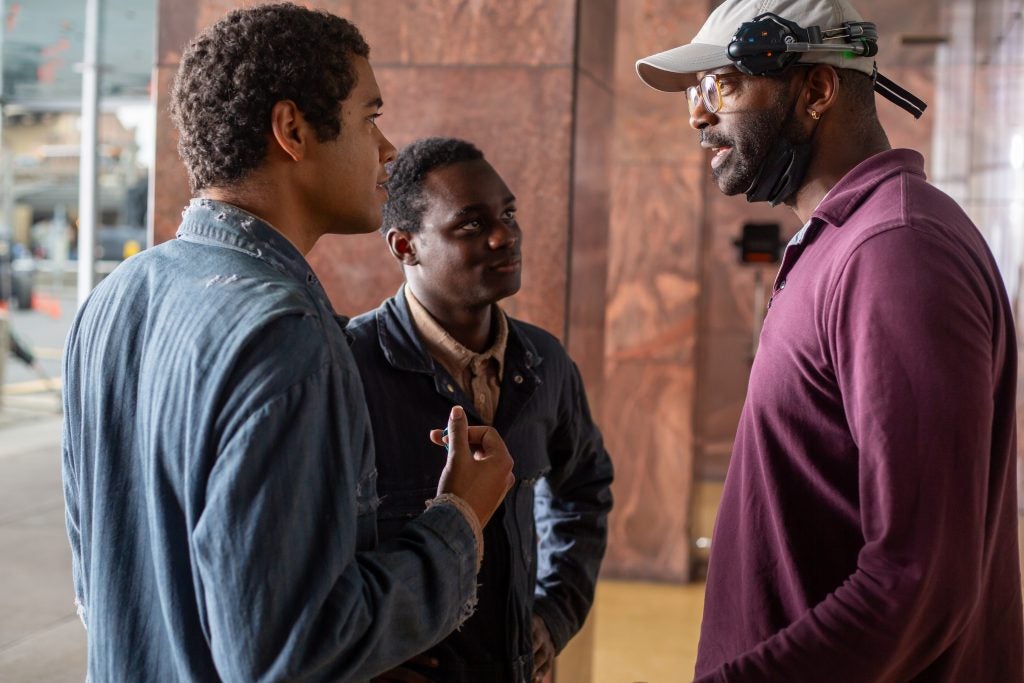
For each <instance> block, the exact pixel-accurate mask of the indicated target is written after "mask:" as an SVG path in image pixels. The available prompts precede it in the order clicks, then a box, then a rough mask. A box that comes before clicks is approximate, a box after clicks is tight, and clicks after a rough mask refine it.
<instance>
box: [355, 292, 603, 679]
mask: <svg viewBox="0 0 1024 683" xmlns="http://www.w3.org/2000/svg"><path fill="white" fill-rule="evenodd" d="M508 325H509V336H508V345H507V348H506V351H505V363H504V374H503V379H502V383H501V395H500V398H499V401H498V408H497V411H496V413H495V416H494V420H493V426H494V427H495V429H497V430H498V432H499V433H500V434H501V436H502V438H503V439H504V440H505V443H506V445H507V446H508V449H509V452H510V453H511V454H512V457H513V459H514V460H515V466H514V470H513V471H514V473H515V476H516V483H515V486H514V487H513V488H512V490H511V491H509V493H508V495H507V496H506V498H505V502H504V503H503V504H502V505H501V507H500V508H499V509H498V511H497V512H496V513H495V514H494V516H493V517H492V518H491V521H490V522H489V523H488V525H487V527H486V528H485V529H484V548H485V553H484V561H483V566H482V568H481V573H480V578H479V583H480V589H479V596H478V597H479V602H478V605H477V611H476V613H475V614H474V615H473V616H472V617H471V618H470V619H469V620H468V621H467V622H466V624H465V625H464V627H463V628H462V629H461V630H460V631H458V632H456V633H453V634H452V635H451V636H449V637H448V638H446V639H445V640H444V641H443V642H441V643H440V644H439V645H438V646H436V647H435V648H432V649H431V650H430V653H431V654H432V655H433V656H434V657H436V658H437V660H438V661H439V662H440V668H438V669H434V670H425V671H424V673H425V674H426V675H428V676H430V677H431V678H433V679H435V680H438V681H444V682H445V683H481V682H486V683H512V682H514V683H521V682H524V681H530V680H531V674H532V658H533V647H532V637H531V621H532V615H534V614H536V615H539V616H540V617H541V618H542V619H543V620H544V623H545V624H546V625H547V627H548V630H549V631H550V633H551V637H552V640H553V642H554V645H555V648H556V649H557V650H561V649H562V648H563V647H564V646H565V644H566V643H567V642H568V641H569V639H570V638H572V636H573V635H574V634H575V633H576V632H577V631H578V630H579V629H580V627H581V626H582V625H583V621H584V619H585V618H586V615H587V612H588V610H589V609H590V606H591V603H592V601H593V597H594V585H595V583H596V580H597V573H598V569H599V568H600V565H601V559H602V557H603V556H604V551H605V544H606V537H607V518H608V512H609V510H610V509H611V506H612V495H611V488H610V486H611V482H612V463H611V459H610V458H609V456H608V453H607V452H606V451H605V448H604V445H603V442H602V439H601V434H600V432H599V431H598V429H597V427H596V426H595V425H594V422H593V420H592V419H591V416H590V410H589V408H588V406H587V398H586V394H585V392H584V389H583V383H582V382H581V380H580V376H579V371H578V370H577V369H576V366H575V364H574V363H573V362H572V360H571V359H570V358H569V356H568V354H567V353H566V352H565V349H563V348H562V345H561V344H560V343H559V342H558V340H557V339H555V338H554V337H553V336H552V335H550V334H548V333H547V332H545V331H544V330H542V329H540V328H538V327H535V326H533V325H529V324H527V323H524V322H522V321H519V320H514V319H512V318H509V319H508ZM348 329H349V332H350V333H351V334H352V336H353V337H354V342H353V344H352V351H353V353H354V354H355V357H356V362H357V363H358V365H359V371H360V372H361V373H362V375H363V386H364V388H365V391H366V401H367V405H368V406H369V409H370V419H371V422H372V424H373V438H374V443H375V450H376V452H377V468H378V472H379V479H378V490H379V492H380V499H381V503H380V508H379V510H378V516H377V520H378V531H379V534H380V536H381V538H392V537H394V536H396V535H397V534H399V533H400V530H401V529H402V528H403V527H404V525H405V524H407V523H408V521H409V520H410V519H414V518H417V516H418V515H420V513H421V511H422V509H423V499H424V498H426V497H429V496H430V495H431V492H430V487H431V483H430V482H431V481H436V480H437V477H438V475H439V473H440V472H441V468H442V467H443V466H444V463H445V458H444V455H443V451H441V450H440V449H438V448H437V447H436V446H433V445H431V444H429V443H427V442H422V443H421V442H419V441H415V440H414V441H411V442H410V441H409V440H408V439H403V438H402V435H407V434H426V433H428V431H429V430H430V428H431V427H437V426H438V425H442V424H444V421H445V418H446V416H447V415H448V412H449V411H450V410H451V407H452V406H453V405H454V404H459V405H462V406H463V407H464V408H465V409H466V413H467V415H468V416H469V419H470V423H471V424H481V422H482V421H481V418H480V416H479V415H477V414H476V411H475V409H474V407H473V401H472V399H471V398H470V397H469V396H467V395H465V394H464V393H463V392H462V390H461V389H460V388H459V385H458V382H456V381H455V380H454V379H453V378H452V377H451V376H450V375H449V374H448V372H447V371H445V370H444V368H443V367H442V366H441V365H440V363H437V362H435V361H434V360H433V359H432V358H431V357H430V356H429V354H428V353H427V351H426V350H425V349H424V346H423V344H422V342H421V341H420V339H419V337H418V334H417V332H416V329H415V327H414V325H413V322H412V318H411V315H410V313H409V307H408V302H407V301H406V299H405V296H404V293H403V291H402V290H399V292H398V294H397V295H396V296H394V297H392V298H390V299H388V300H387V301H385V302H384V303H383V304H382V305H381V306H380V307H379V308H377V309H376V310H374V311H371V312H369V313H366V314H364V315H361V316H359V317H357V318H354V319H353V320H352V323H351V324H350V325H349V328H348Z"/></svg>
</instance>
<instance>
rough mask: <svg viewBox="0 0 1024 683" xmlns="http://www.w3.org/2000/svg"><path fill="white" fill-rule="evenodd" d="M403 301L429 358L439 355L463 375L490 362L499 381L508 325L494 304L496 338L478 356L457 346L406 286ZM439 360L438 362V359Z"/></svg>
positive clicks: (475, 370) (476, 372)
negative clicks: (496, 369) (496, 367)
mask: <svg viewBox="0 0 1024 683" xmlns="http://www.w3.org/2000/svg"><path fill="white" fill-rule="evenodd" d="M405 299H406V301H407V302H408V303H409V314H410V315H411V317H412V323H413V326H414V327H415V328H416V331H417V332H418V333H419V335H420V338H421V339H422V340H423V343H424V345H425V346H426V347H427V350H428V351H429V352H430V353H431V355H433V354H435V353H436V354H441V355H442V356H443V357H444V360H445V361H448V362H449V363H451V365H453V366H455V367H458V368H461V369H462V370H463V371H465V370H467V369H470V368H471V366H474V365H475V366H476V367H472V371H473V374H479V367H480V366H481V365H483V364H484V363H485V362H486V361H487V360H489V359H494V361H495V362H496V363H497V364H498V377H501V375H502V371H503V369H504V364H505V348H506V347H507V345H508V321H507V320H505V313H504V311H502V310H501V308H500V307H499V306H498V305H497V304H494V309H493V310H494V313H495V316H496V320H497V325H498V329H497V334H496V335H495V338H494V343H493V344H491V347H490V348H489V349H487V350H486V351H484V352H482V353H475V352H473V351H472V350H470V349H468V348H466V347H465V346H463V345H462V344H460V343H459V342H458V341H457V340H456V339H455V338H454V337H453V336H451V335H450V334H448V331H447V330H445V329H444V328H443V327H441V325H440V324H438V322H437V321H436V320H435V319H434V316H432V315H430V312H429V311H428V310H427V309H426V308H425V307H424V306H423V304H421V303H420V302H419V300H418V299H417V298H416V296H415V295H414V294H413V293H412V289H411V288H410V287H409V285H408V284H406V285H405ZM439 360H440V359H439Z"/></svg>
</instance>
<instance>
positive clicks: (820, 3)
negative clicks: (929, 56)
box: [636, 0, 875, 92]
mask: <svg viewBox="0 0 1024 683" xmlns="http://www.w3.org/2000/svg"><path fill="white" fill-rule="evenodd" d="M765 12H771V13H773V14H777V15H778V16H780V17H782V18H783V19H788V20H789V21H792V22H795V23H797V24H799V25H800V26H802V27H803V28H809V27H811V26H820V27H821V30H822V31H825V30H828V29H830V28H836V27H838V26H840V25H842V24H843V22H846V21H863V20H862V19H861V16H860V13H859V12H857V10H856V9H854V7H853V5H851V4H850V3H849V2H846V0H726V2H724V3H722V4H721V5H720V6H719V7H718V8H717V9H716V10H715V11H714V12H712V13H711V16H709V17H708V20H707V21H705V22H704V26H702V27H701V29H700V31H698V32H697V35H695V36H694V37H693V40H692V41H690V42H689V43H688V44H686V45H680V46H679V47H674V48H672V49H671V50H665V51H664V52H659V53H658V54H656V55H651V56H650V57H644V58H643V59H638V60H637V62H636V72H637V74H638V75H639V76H640V78H641V79H642V80H643V82H644V83H646V84H647V85H649V86H651V87H652V88H655V89H657V90H662V91H665V92H678V91H680V90H684V89H685V88H686V86H687V85H689V84H684V83H683V82H682V79H679V78H677V77H676V76H677V75H678V74H689V73H696V72H698V71H710V70H712V69H719V68H721V67H723V66H729V65H730V64H731V63H732V62H731V60H730V59H729V55H728V53H727V52H726V50H727V49H728V47H729V43H731V42H732V37H733V36H734V35H735V34H736V31H737V29H739V27H740V24H743V23H744V22H748V21H753V19H754V17H757V16H759V15H761V14H764V13H765ZM799 61H801V62H804V63H807V62H814V63H819V64H831V65H833V66H835V67H837V68H840V69H854V70H856V71H863V72H864V73H866V74H870V73H873V72H874V66H875V60H874V58H872V57H859V56H857V57H854V56H850V54H849V53H845V52H804V53H802V54H801V55H800V60H799Z"/></svg>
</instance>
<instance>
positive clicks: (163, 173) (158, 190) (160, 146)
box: [153, 64, 192, 244]
mask: <svg viewBox="0 0 1024 683" xmlns="http://www.w3.org/2000/svg"><path fill="white" fill-rule="evenodd" d="M177 72H178V65H177V64H173V65H162V66H158V67H157V68H156V78H155V82H156V87H157V92H156V110H157V111H156V117H157V124H156V154H155V157H154V165H153V179H154V183H153V188H154V193H153V243H154V244H159V243H160V242H166V241H167V240H169V239H173V238H174V233H175V232H177V230H178V224H179V223H180V221H181V211H182V209H183V208H184V207H185V206H187V205H188V201H189V198H190V197H191V196H192V192H191V190H190V189H189V186H188V175H187V174H186V173H185V166H184V165H183V164H182V163H181V157H179V156H178V134H177V131H175V129H174V125H173V124H172V123H171V118H170V116H169V115H168V113H167V107H168V105H169V103H170V89H171V83H172V82H173V81H174V75H175V74H176V73H177Z"/></svg>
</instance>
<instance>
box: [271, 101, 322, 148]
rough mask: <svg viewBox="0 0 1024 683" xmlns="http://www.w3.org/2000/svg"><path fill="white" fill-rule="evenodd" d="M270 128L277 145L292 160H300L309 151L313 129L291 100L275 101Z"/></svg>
mask: <svg viewBox="0 0 1024 683" xmlns="http://www.w3.org/2000/svg"><path fill="white" fill-rule="evenodd" d="M270 130H271V133H272V134H273V136H274V141H275V142H276V144H277V147H278V148H279V149H280V150H281V151H282V152H284V153H285V154H286V155H288V156H289V157H291V159H292V161H299V160H301V159H302V158H303V157H304V156H306V154H307V153H308V149H307V147H308V143H309V136H310V134H311V133H312V130H311V129H310V128H309V124H308V123H307V122H306V118H305V117H304V116H303V115H302V112H301V111H299V108H298V106H297V105H296V104H295V103H294V102H292V101H291V100H281V101H280V102H275V103H274V106H273V108H272V109H271V110H270Z"/></svg>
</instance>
